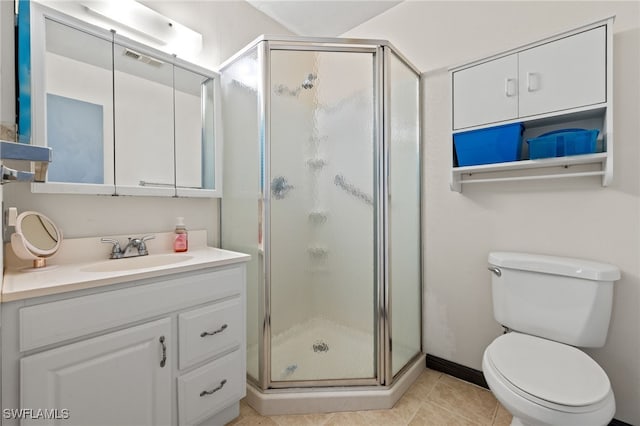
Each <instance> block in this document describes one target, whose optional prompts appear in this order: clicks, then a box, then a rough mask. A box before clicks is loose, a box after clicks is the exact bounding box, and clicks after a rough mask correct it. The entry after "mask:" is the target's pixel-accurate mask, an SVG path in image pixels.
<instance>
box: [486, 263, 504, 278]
mask: <svg viewBox="0 0 640 426" xmlns="http://www.w3.org/2000/svg"><path fill="white" fill-rule="evenodd" d="M487 269H488V270H490V271H491V272H493V273H494V274H496V275H497V276H499V277H501V276H502V271H501V270H500V268H498V267H497V266H492V265H491V266H489V267H487Z"/></svg>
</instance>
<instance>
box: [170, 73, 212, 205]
mask: <svg viewBox="0 0 640 426" xmlns="http://www.w3.org/2000/svg"><path fill="white" fill-rule="evenodd" d="M214 84H215V80H214V79H213V78H211V77H210V76H207V75H204V74H200V73H197V72H194V71H191V70H187V69H184V68H180V67H178V66H176V67H175V68H174V86H175V92H174V94H175V114H176V122H175V138H176V139H175V143H176V152H175V155H176V192H177V195H193V194H196V193H197V192H194V191H193V190H194V189H195V190H202V189H205V190H210V191H212V190H214V189H215V188H216V186H215V183H216V176H215V168H214V162H215V158H216V152H215V146H216V144H215V140H216V137H215V134H214V129H215V127H214V112H215V111H214V99H215V96H214V95H215V88H214Z"/></svg>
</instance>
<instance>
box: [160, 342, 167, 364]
mask: <svg viewBox="0 0 640 426" xmlns="http://www.w3.org/2000/svg"><path fill="white" fill-rule="evenodd" d="M160 345H161V346H162V359H161V360H160V367H161V368H164V366H165V365H166V364H167V345H165V343H164V336H160Z"/></svg>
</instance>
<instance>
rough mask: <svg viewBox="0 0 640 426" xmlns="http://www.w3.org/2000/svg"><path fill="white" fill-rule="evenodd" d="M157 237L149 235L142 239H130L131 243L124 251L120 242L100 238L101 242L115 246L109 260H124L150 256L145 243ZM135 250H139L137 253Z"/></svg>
mask: <svg viewBox="0 0 640 426" xmlns="http://www.w3.org/2000/svg"><path fill="white" fill-rule="evenodd" d="M155 237H156V236H155V235H147V236H144V237H142V238H131V237H129V241H128V242H127V245H126V246H125V247H124V249H122V248H121V246H120V241H118V240H116V239H113V238H100V242H102V243H110V244H113V247H112V249H111V255H109V259H124V258H126V257H137V256H146V255H148V254H149V251H148V250H147V245H146V244H145V241H148V240H152V239H154V238H155ZM134 249H137V251H134Z"/></svg>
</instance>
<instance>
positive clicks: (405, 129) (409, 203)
mask: <svg viewBox="0 0 640 426" xmlns="http://www.w3.org/2000/svg"><path fill="white" fill-rule="evenodd" d="M385 53H387V52H385ZM388 53H389V66H388V76H387V78H388V80H387V83H388V84H389V87H390V91H389V93H390V94H389V96H390V100H389V105H390V111H389V124H390V129H389V142H388V145H389V171H388V176H389V184H388V185H389V198H388V212H389V232H388V234H389V287H390V292H391V315H392V317H393V321H392V322H391V337H392V341H393V346H392V352H391V360H392V362H391V365H392V374H393V375H394V376H395V375H396V374H397V373H398V372H399V371H400V369H401V368H402V367H403V366H405V365H406V364H407V363H408V362H409V361H410V360H411V359H412V358H413V357H414V356H415V355H417V354H418V353H420V350H421V347H420V341H421V336H420V332H421V331H420V330H421V328H420V324H421V322H422V318H421V314H420V312H421V300H422V288H421V277H420V273H421V272H420V271H421V267H420V262H421V259H420V253H421V251H420V133H419V129H420V117H419V111H420V109H419V86H420V83H419V76H418V75H416V73H415V72H413V70H411V69H410V68H409V67H408V66H407V65H406V64H404V62H402V61H401V60H400V59H399V58H398V57H397V56H396V55H395V54H394V53H392V52H388Z"/></svg>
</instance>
